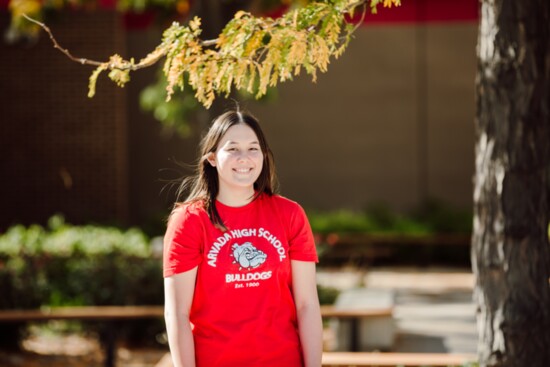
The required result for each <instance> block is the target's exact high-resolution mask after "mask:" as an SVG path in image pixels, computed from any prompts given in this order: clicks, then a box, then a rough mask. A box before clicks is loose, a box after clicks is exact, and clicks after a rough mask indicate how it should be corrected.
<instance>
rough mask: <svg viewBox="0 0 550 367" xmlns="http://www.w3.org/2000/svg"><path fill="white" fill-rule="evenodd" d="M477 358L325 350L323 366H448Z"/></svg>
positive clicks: (455, 355)
mask: <svg viewBox="0 0 550 367" xmlns="http://www.w3.org/2000/svg"><path fill="white" fill-rule="evenodd" d="M475 359H476V356H474V355H462V354H443V353H369V352H325V353H323V367H345V366H356V367H373V366H378V367H386V366H403V367H420V366H430V367H447V366H463V365H464V364H465V363H468V362H472V361H475Z"/></svg>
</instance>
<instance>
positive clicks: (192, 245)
mask: <svg viewBox="0 0 550 367" xmlns="http://www.w3.org/2000/svg"><path fill="white" fill-rule="evenodd" d="M202 232H203V231H202V223H201V219H200V216H199V214H198V213H196V212H193V211H192V210H190V208H189V207H188V206H186V205H183V206H181V207H179V208H176V209H175V210H174V211H173V212H172V214H171V216H170V219H169V220H168V225H167V228H166V233H165V235H164V251H163V261H162V262H163V276H164V277H165V278H166V277H169V276H172V275H174V274H178V273H183V272H185V271H187V270H191V269H193V268H194V267H195V266H197V265H199V264H200V262H201V259H202V247H203V236H202Z"/></svg>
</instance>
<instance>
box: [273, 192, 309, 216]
mask: <svg viewBox="0 0 550 367" xmlns="http://www.w3.org/2000/svg"><path fill="white" fill-rule="evenodd" d="M266 197H267V200H270V201H271V202H272V203H273V204H274V205H275V206H277V207H278V208H279V209H280V210H282V211H284V212H287V213H296V212H303V209H302V207H301V206H300V204H298V203H297V202H296V201H294V200H291V199H289V198H286V197H284V196H281V195H278V194H274V195H271V196H267V195H266Z"/></svg>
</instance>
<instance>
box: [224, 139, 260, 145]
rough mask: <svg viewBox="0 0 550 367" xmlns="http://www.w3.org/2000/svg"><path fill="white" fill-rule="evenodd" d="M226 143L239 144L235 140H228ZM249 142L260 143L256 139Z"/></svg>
mask: <svg viewBox="0 0 550 367" xmlns="http://www.w3.org/2000/svg"><path fill="white" fill-rule="evenodd" d="M226 144H228V145H232V144H239V143H238V142H236V141H231V140H229V141H228V142H227V143H226ZM249 144H258V145H260V143H259V142H258V141H257V140H254V141H251V142H250V143H249Z"/></svg>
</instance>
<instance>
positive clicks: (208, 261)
mask: <svg viewBox="0 0 550 367" xmlns="http://www.w3.org/2000/svg"><path fill="white" fill-rule="evenodd" d="M216 208H217V209H218V212H219V214H220V216H221V218H222V220H223V221H224V224H225V225H226V227H227V228H228V230H227V231H226V232H222V231H221V230H219V229H217V228H216V227H214V226H213V225H212V223H211V221H210V219H209V218H208V215H207V213H206V211H205V210H204V206H203V203H202V202H195V203H191V204H184V205H182V206H180V207H178V208H177V209H176V210H174V212H173V213H172V216H171V218H170V220H169V222H168V228H167V231H166V235H165V237H164V260H163V262H164V264H163V265H164V276H165V277H169V276H171V275H174V274H177V273H181V272H184V271H187V270H190V269H192V268H194V267H195V266H197V265H198V271H197V280H196V285H195V293H194V298H193V303H192V306H191V311H190V321H191V323H192V324H193V336H194V341H195V355H196V363H197V367H236V366H238V367H247V366H250V367H256V366H262V367H281V366H285V367H300V366H302V365H303V362H302V354H301V348H300V341H299V336H298V326H297V320H296V308H295V304H294V298H293V296H292V280H291V267H290V260H301V261H315V262H317V253H316V249H315V243H314V241H313V235H312V233H311V228H310V225H309V222H308V220H307V217H306V215H305V213H304V210H303V209H302V208H301V207H300V206H299V205H298V204H297V203H295V202H293V201H291V200H288V199H286V198H283V197H281V196H278V195H273V196H268V195H265V194H264V195H261V196H260V197H258V198H257V199H256V200H254V201H252V202H250V203H249V204H247V205H245V206H242V207H237V208H235V207H229V206H226V205H223V204H222V203H220V202H217V203H216Z"/></svg>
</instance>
